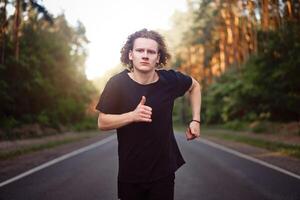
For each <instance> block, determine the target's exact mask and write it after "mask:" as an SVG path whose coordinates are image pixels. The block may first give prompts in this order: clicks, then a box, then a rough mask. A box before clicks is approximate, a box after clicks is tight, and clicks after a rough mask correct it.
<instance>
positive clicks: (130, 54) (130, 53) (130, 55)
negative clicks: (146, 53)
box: [128, 50, 132, 60]
mask: <svg viewBox="0 0 300 200" xmlns="http://www.w3.org/2000/svg"><path fill="white" fill-rule="evenodd" d="M128 58H129V60H132V50H130V51H129V53H128Z"/></svg>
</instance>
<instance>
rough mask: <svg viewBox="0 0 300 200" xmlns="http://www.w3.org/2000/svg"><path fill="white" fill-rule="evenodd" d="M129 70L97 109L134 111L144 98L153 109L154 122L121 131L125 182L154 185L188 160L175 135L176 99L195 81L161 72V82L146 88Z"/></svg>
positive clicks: (121, 174)
mask: <svg viewBox="0 0 300 200" xmlns="http://www.w3.org/2000/svg"><path fill="white" fill-rule="evenodd" d="M128 72H129V71H128V70H124V71H123V72H121V73H119V74H117V75H115V76H113V77H112V78H111V79H110V80H109V81H108V83H107V84H106V86H105V88H104V91H103V92H102V95H101V97H100V100H99V102H98V104H97V106H96V109H97V110H99V111H101V112H103V113H105V114H123V113H127V112H130V111H133V110H134V109H135V108H136V107H137V105H138V104H139V102H140V101H141V98H142V96H145V97H146V103H145V105H147V106H150V107H151V108H152V122H151V123H148V122H135V123H131V124H128V125H126V126H123V127H121V128H118V129H117V138H118V154H119V175H118V180H119V181H121V182H150V181H153V180H157V179H159V178H162V177H165V176H168V175H170V174H171V173H174V172H175V171H176V170H177V169H178V168H179V167H180V166H182V165H183V164H184V163H185V161H184V160H183V158H182V155H181V153H180V151H179V148H178V145H177V143H176V140H175V136H174V133H173V124H172V111H173V105H174V100H175V99H176V98H177V97H179V96H182V95H184V93H185V92H186V91H187V90H188V89H189V87H190V86H191V84H192V79H191V77H189V76H186V75H184V74H182V73H180V72H176V71H174V70H168V71H167V70H157V73H158V75H159V79H158V81H156V82H154V83H151V84H147V85H142V84H139V83H137V82H135V81H134V80H132V79H131V78H130V77H129V75H128Z"/></svg>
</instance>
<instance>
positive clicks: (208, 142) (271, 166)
mask: <svg viewBox="0 0 300 200" xmlns="http://www.w3.org/2000/svg"><path fill="white" fill-rule="evenodd" d="M196 141H198V142H201V143H204V144H207V145H209V146H212V147H214V148H217V149H220V150H222V151H225V152H228V153H231V154H234V155H236V156H238V157H241V158H244V159H246V160H250V161H252V162H255V163H257V164H260V165H263V166H265V167H268V168H271V169H273V170H276V171H279V172H281V173H284V174H286V175H289V176H292V177H294V178H296V179H299V180H300V176H299V175H297V174H295V173H293V172H290V171H288V170H285V169H283V168H280V167H277V166H275V165H272V164H270V163H267V162H265V161H262V160H259V159H256V158H254V157H251V156H248V155H245V154H243V153H240V152H238V151H235V150H233V149H230V148H227V147H224V146H222V145H219V144H216V143H214V142H211V141H209V140H206V139H203V138H201V139H199V138H197V139H196Z"/></svg>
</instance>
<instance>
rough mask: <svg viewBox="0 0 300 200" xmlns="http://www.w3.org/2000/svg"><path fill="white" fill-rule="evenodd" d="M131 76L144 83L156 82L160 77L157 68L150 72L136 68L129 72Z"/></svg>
mask: <svg viewBox="0 0 300 200" xmlns="http://www.w3.org/2000/svg"><path fill="white" fill-rule="evenodd" d="M129 76H130V78H131V79H133V80H134V81H136V82H138V83H139V84H142V85H147V84H150V83H154V82H156V81H157V80H158V78H159V77H158V74H157V72H156V71H155V70H153V71H149V72H141V71H138V70H136V69H135V70H133V71H131V72H130V73H129Z"/></svg>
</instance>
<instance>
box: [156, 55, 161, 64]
mask: <svg viewBox="0 0 300 200" xmlns="http://www.w3.org/2000/svg"><path fill="white" fill-rule="evenodd" d="M159 60H160V54H158V55H157V59H156V63H157V64H158V63H159Z"/></svg>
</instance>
